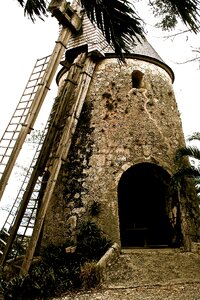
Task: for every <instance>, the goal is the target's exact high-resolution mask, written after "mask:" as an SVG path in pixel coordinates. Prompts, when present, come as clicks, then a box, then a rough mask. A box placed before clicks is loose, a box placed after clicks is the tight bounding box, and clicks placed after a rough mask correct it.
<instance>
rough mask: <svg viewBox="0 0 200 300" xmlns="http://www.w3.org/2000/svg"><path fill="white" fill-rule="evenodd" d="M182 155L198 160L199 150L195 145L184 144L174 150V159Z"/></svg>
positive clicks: (199, 156)
mask: <svg viewBox="0 0 200 300" xmlns="http://www.w3.org/2000/svg"><path fill="white" fill-rule="evenodd" d="M184 156H189V157H192V158H195V159H198V160H200V150H199V149H198V148H197V147H196V146H186V147H182V148H180V149H178V151H177V152H176V160H177V161H178V160H180V159H181V158H183V157H184Z"/></svg>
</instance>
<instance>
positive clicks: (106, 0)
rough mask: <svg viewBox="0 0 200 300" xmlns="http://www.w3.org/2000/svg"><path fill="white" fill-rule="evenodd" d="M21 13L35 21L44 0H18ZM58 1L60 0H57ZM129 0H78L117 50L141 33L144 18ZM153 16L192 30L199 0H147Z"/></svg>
mask: <svg viewBox="0 0 200 300" xmlns="http://www.w3.org/2000/svg"><path fill="white" fill-rule="evenodd" d="M17 1H18V3H19V4H20V5H21V6H22V7H23V8H24V13H25V15H27V16H28V17H30V18H31V20H32V21H35V18H36V17H39V18H41V19H42V18H43V17H44V16H46V15H47V6H46V1H45V0H17ZM58 2H59V1H58ZM131 2H133V1H130V0H80V3H81V5H82V6H83V8H84V9H85V11H86V14H87V15H88V17H89V19H90V20H91V21H92V22H95V23H96V24H97V26H98V27H99V28H100V29H101V30H102V32H103V34H104V36H105V38H106V40H107V41H108V43H110V44H111V45H113V46H114V48H115V52H116V54H118V55H120V56H122V52H123V51H124V52H128V48H127V44H129V42H130V41H131V42H134V41H136V40H138V38H139V37H143V36H144V24H145V22H144V21H143V20H142V19H141V18H140V16H138V14H137V12H136V9H135V7H134V5H133V4H132V3H131ZM148 5H149V6H150V7H151V8H152V12H153V14H154V16H155V17H159V18H161V22H160V23H159V25H160V26H161V27H162V28H163V29H171V28H174V27H175V25H176V24H177V22H178V20H179V19H181V20H182V22H183V23H184V24H185V25H186V26H188V27H189V28H190V29H191V30H192V31H193V32H195V33H197V32H198V31H199V14H200V1H199V0H181V1H180V0H165V1H163V0H149V1H148Z"/></svg>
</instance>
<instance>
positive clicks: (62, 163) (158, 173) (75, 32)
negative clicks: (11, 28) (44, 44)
mask: <svg viewBox="0 0 200 300" xmlns="http://www.w3.org/2000/svg"><path fill="white" fill-rule="evenodd" d="M49 10H50V11H51V13H52V15H53V16H55V17H56V18H57V19H58V21H59V23H60V24H61V30H60V35H59V38H58V41H57V42H56V46H55V49H54V51H53V53H52V55H51V56H48V57H45V58H43V59H42V60H38V61H37V62H36V65H35V67H34V69H33V72H32V74H31V76H30V79H29V81H28V84H27V86H26V88H25V90H24V93H23V95H22V97H21V99H20V102H19V104H18V106H17V108H16V110H15V112H14V114H13V116H12V118H11V121H10V123H9V125H8V127H7V129H6V131H5V133H4V135H3V137H2V139H1V144H0V150H1V153H0V159H1V169H0V172H1V173H0V176H1V177H0V179H1V181H0V189H1V192H0V195H1V196H2V195H3V193H4V190H5V187H6V185H7V183H8V182H9V176H10V174H11V172H12V169H13V166H14V164H15V162H16V159H17V157H18V154H19V152H20V149H21V147H22V145H23V143H24V142H25V139H26V136H27V135H28V134H29V133H30V132H31V131H33V130H34V129H33V128H34V122H35V120H36V118H37V116H38V113H39V111H40V108H41V106H42V104H43V101H44V100H45V96H46V94H47V92H48V90H49V87H50V84H51V81H52V79H53V76H54V74H55V72H56V70H57V67H58V65H59V64H61V65H62V68H61V70H60V71H59V73H58V74H57V79H56V80H57V84H58V93H57V96H56V98H55V101H54V104H53V107H52V110H51V113H50V116H49V118H48V122H47V125H46V127H45V130H44V133H43V134H42V135H41V140H40V142H39V144H38V148H37V150H36V153H35V156H34V157H33V161H32V164H31V166H30V169H29V170H28V173H27V175H26V177H25V179H24V182H23V184H22V187H21V189H20V191H19V193H18V195H17V197H16V201H15V202H14V204H13V207H12V208H11V210H10V212H9V215H8V217H7V219H6V222H5V224H4V226H3V228H2V232H1V235H2V238H1V240H0V241H1V264H2V265H3V264H4V263H5V262H6V260H7V259H8V258H9V255H10V253H11V251H12V248H13V244H14V241H15V239H16V238H19V230H20V232H23V233H22V234H20V237H21V239H22V240H21V242H22V243H23V244H24V246H25V247H26V254H25V256H24V261H23V264H22V268H21V272H22V274H26V273H27V272H28V270H29V267H30V264H31V261H32V259H33V257H34V253H35V250H36V248H37V247H39V246H40V247H45V246H47V245H48V244H52V243H53V244H55V245H60V244H62V243H64V241H65V240H66V239H71V240H73V241H74V242H75V240H76V230H77V226H78V224H79V222H81V220H82V219H83V218H85V217H87V215H88V214H89V210H90V209H91V207H93V208H94V207H95V206H96V208H98V210H99V212H98V215H97V216H95V222H96V223H97V225H98V226H99V227H100V228H101V229H102V230H103V232H104V233H105V234H106V235H107V236H108V237H109V238H110V239H111V240H112V241H113V242H117V243H118V244H119V245H121V247H180V246H184V248H185V250H187V251H190V250H191V248H192V243H193V242H198V241H199V208H198V202H197V199H196V196H195V192H194V191H193V188H192V186H191V185H190V183H189V182H186V183H185V186H184V187H183V186H181V187H178V188H177V187H174V186H172V184H171V177H172V175H173V174H174V172H175V171H176V169H177V166H176V164H175V162H174V157H175V153H176V150H177V149H178V148H179V147H181V146H183V145H184V136H183V132H182V126H181V119H180V115H179V112H178V108H177V104H176V100H175V96H174V92H173V87H172V83H173V80H174V74H173V71H172V70H171V68H170V67H169V66H167V65H166V64H165V63H164V62H163V60H162V59H161V58H160V57H159V55H158V54H157V53H156V51H155V50H154V49H153V48H152V47H151V45H150V44H149V43H148V41H146V40H145V39H143V40H140V41H138V43H137V44H133V45H129V47H130V49H131V50H130V52H129V53H128V54H124V55H125V63H120V61H119V59H118V57H117V56H116V54H115V52H114V50H113V49H112V47H111V46H110V45H108V44H107V42H106V41H105V38H104V37H103V35H102V33H101V31H100V30H99V29H98V28H97V27H96V26H95V24H92V23H91V22H90V21H89V19H88V18H87V16H85V15H84V12H83V11H82V10H81V8H80V6H79V5H78V6H77V4H76V2H74V3H73V4H72V5H69V4H67V3H66V2H65V1H59V2H58V1H52V2H51V3H50V6H49ZM22 229H23V231H22ZM30 232H31V235H30ZM16 255H17V253H16Z"/></svg>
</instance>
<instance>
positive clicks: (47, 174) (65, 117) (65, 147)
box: [1, 53, 95, 274]
mask: <svg viewBox="0 0 200 300" xmlns="http://www.w3.org/2000/svg"><path fill="white" fill-rule="evenodd" d="M94 68H95V63H94V62H93V60H92V59H91V58H90V57H87V55H86V53H82V54H80V55H79V57H78V59H77V61H75V63H74V64H73V65H72V66H71V68H70V70H69V71H68V76H67V78H66V80H65V82H66V83H65V87H64V88H63V90H62V93H61V95H60V97H58V98H57V99H56V100H55V103H54V106H53V109H52V112H51V115H50V118H49V120H48V128H47V133H46V136H45V138H44V142H43V144H42V146H41V148H40V152H39V155H38V156H37V161H36V163H35V164H32V165H34V167H33V168H32V169H33V170H32V174H31V176H29V181H28V184H26V188H24V187H23V196H22V197H21V198H20V205H19V203H18V205H19V208H18V210H17V214H16V217H15V221H14V223H12V227H11V226H10V232H9V231H8V230H7V228H8V224H6V223H5V226H4V228H3V229H4V231H5V232H6V233H7V235H6V236H7V241H5V240H3V242H2V244H4V250H3V254H2V257H1V265H3V264H4V263H5V261H6V259H7V258H8V257H9V255H10V254H11V253H13V250H12V246H13V243H14V240H15V239H16V238H19V236H17V232H20V228H21V227H22V225H23V219H24V215H26V216H29V217H30V219H31V218H32V220H33V219H34V221H35V225H34V228H33V234H32V236H31V239H30V244H29V245H28V249H27V254H26V256H25V259H24V262H23V266H22V273H23V274H25V273H27V272H28V270H29V267H30V263H31V261H32V258H33V255H34V252H35V248H36V245H37V242H38V239H39V235H40V232H41V228H42V225H43V221H44V217H45V214H46V210H47V207H48V204H49V201H50V199H51V196H52V193H53V191H54V187H55V184H56V180H57V177H58V174H59V170H60V167H61V165H62V162H63V160H65V159H66V157H67V154H68V151H69V148H70V145H71V139H72V136H73V133H74V132H75V129H76V125H77V122H78V119H79V116H80V113H81V109H82V105H83V103H84V100H85V97H86V94H87V90H88V88H89V84H90V81H91V78H92V74H93V70H94ZM58 128H60V130H58ZM55 140H56V145H55V143H54V142H55ZM55 149H56V150H55ZM38 180H39V183H38ZM42 185H43V187H44V186H45V188H43V196H42V198H41V199H40V196H41V194H42V193H40V192H41V187H42ZM35 186H39V187H40V188H39V189H38V187H37V188H35ZM35 190H36V191H37V192H35ZM35 194H36V195H37V197H33V196H32V195H35ZM38 198H39V200H38ZM33 202H34V203H37V204H35V206H34V205H33ZM29 205H31V206H32V207H34V209H35V207H38V205H39V210H37V213H34V218H33V217H32V216H31V214H30V212H29V213H28V214H27V213H26V211H27V209H28V207H29ZM35 217H36V220H35ZM32 223H33V222H32ZM21 224H22V225H21ZM27 229H28V226H27ZM29 230H30V228H29ZM26 234H27V231H24V236H25V235H26Z"/></svg>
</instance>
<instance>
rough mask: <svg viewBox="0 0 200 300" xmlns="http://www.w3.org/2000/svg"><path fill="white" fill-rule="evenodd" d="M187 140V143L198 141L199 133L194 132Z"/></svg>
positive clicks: (199, 138)
mask: <svg viewBox="0 0 200 300" xmlns="http://www.w3.org/2000/svg"><path fill="white" fill-rule="evenodd" d="M187 140H188V142H191V141H194V140H197V141H200V132H194V133H193V134H192V135H190V136H189V137H188V138H187Z"/></svg>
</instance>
